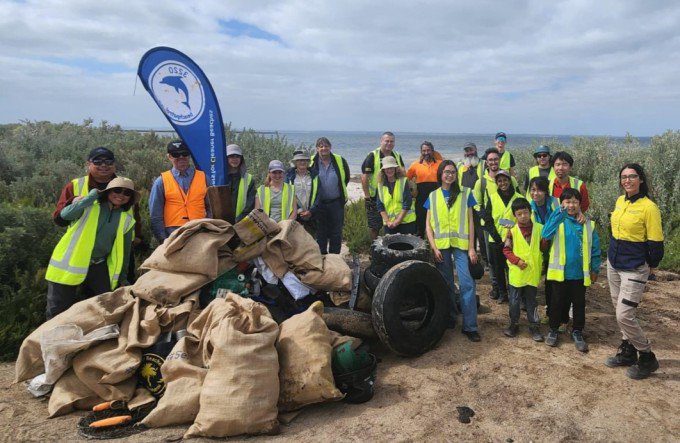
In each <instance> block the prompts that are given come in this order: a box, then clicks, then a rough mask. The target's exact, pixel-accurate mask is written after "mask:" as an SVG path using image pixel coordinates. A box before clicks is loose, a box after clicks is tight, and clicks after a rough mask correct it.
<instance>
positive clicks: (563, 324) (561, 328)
mask: <svg viewBox="0 0 680 443" xmlns="http://www.w3.org/2000/svg"><path fill="white" fill-rule="evenodd" d="M557 332H559V333H561V334H564V333H565V332H567V324H566V323H562V324H561V325H560V327H559V328H558V329H557Z"/></svg>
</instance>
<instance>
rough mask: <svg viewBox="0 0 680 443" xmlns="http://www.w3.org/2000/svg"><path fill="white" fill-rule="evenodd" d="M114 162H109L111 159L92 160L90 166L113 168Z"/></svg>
mask: <svg viewBox="0 0 680 443" xmlns="http://www.w3.org/2000/svg"><path fill="white" fill-rule="evenodd" d="M115 162H116V161H115V160H111V159H108V158H107V159H103V158H96V159H94V160H92V164H93V165H95V166H101V165H106V166H113V164H114V163H115Z"/></svg>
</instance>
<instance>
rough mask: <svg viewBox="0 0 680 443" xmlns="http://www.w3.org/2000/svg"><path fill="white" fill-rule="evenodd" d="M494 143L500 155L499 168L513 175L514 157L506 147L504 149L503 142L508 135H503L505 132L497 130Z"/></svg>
mask: <svg viewBox="0 0 680 443" xmlns="http://www.w3.org/2000/svg"><path fill="white" fill-rule="evenodd" d="M494 140H495V144H496V149H498V152H499V153H500V155H501V160H500V164H499V166H500V168H501V169H503V170H505V171H508V172H509V173H510V175H511V176H513V177H514V176H515V170H514V168H515V157H513V156H512V154H510V152H508V150H507V149H505V144H506V143H507V141H508V136H507V135H505V132H497V133H496V137H494Z"/></svg>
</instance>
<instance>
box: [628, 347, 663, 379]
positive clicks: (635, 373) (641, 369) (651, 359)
mask: <svg viewBox="0 0 680 443" xmlns="http://www.w3.org/2000/svg"><path fill="white" fill-rule="evenodd" d="M657 369H659V360H657V359H656V355H654V353H653V352H652V351H649V352H642V351H640V358H638V361H637V363H635V364H634V365H633V366H631V367H630V368H628V371H626V375H627V376H628V377H630V378H632V379H633V380H642V379H643V378H647V377H649V376H650V375H651V374H652V372H654V371H656V370H657Z"/></svg>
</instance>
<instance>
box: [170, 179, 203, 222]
mask: <svg viewBox="0 0 680 443" xmlns="http://www.w3.org/2000/svg"><path fill="white" fill-rule="evenodd" d="M161 177H162V178H163V189H164V190H165V208H163V219H164V221H165V227H166V228H168V227H175V226H182V225H183V224H185V223H186V222H188V221H189V220H196V219H198V218H205V216H206V211H205V195H206V194H207V193H208V186H207V185H206V183H205V173H204V172H203V171H199V170H197V169H196V170H194V179H193V180H191V185H190V186H189V192H187V193H186V194H185V193H184V191H183V190H182V188H181V187H180V186H179V183H177V180H175V177H173V175H172V172H171V171H165V172H163V173H161Z"/></svg>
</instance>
